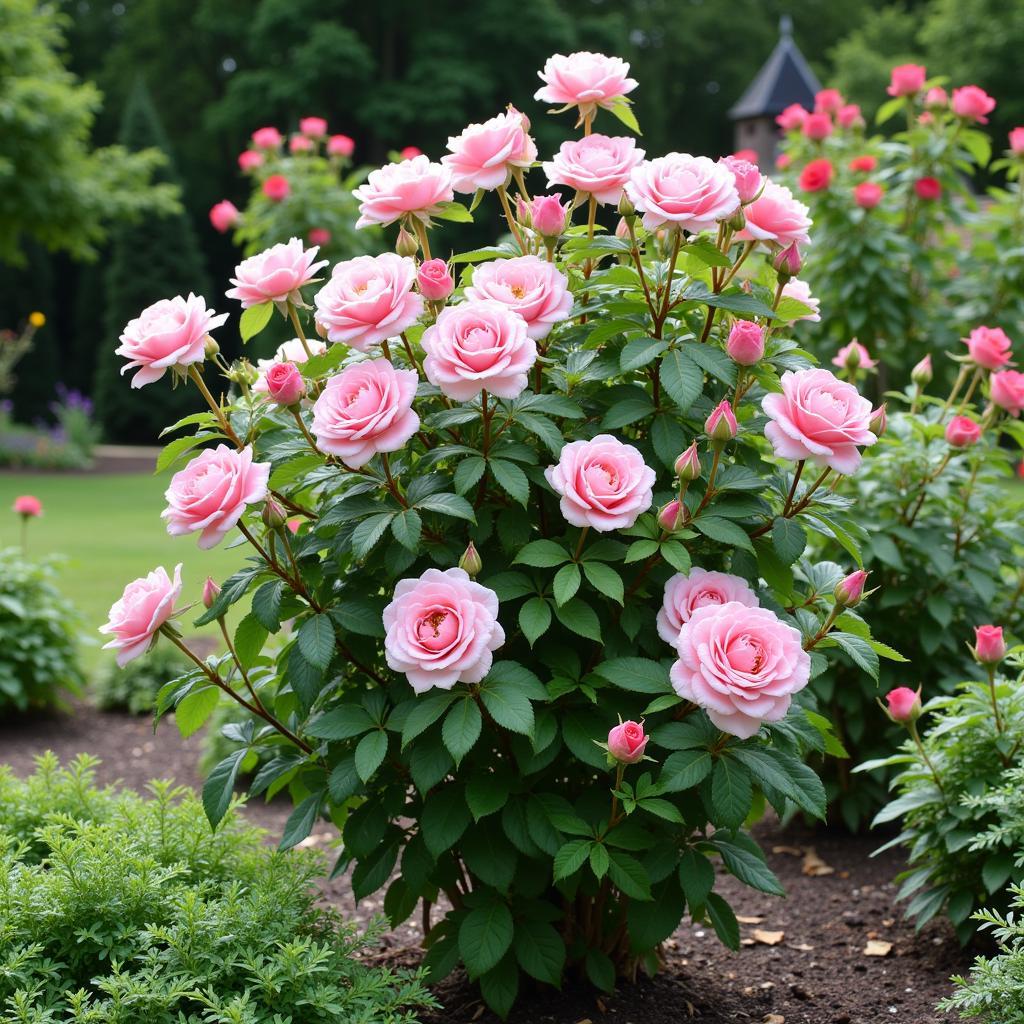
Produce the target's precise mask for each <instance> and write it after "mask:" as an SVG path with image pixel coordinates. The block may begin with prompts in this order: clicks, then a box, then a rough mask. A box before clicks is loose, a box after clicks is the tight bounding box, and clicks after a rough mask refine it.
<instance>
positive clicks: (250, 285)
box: [225, 238, 327, 309]
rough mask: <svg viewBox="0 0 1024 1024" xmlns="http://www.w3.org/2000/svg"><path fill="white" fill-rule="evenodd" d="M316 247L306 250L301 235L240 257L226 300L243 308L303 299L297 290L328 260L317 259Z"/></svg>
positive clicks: (296, 301)
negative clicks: (235, 300)
mask: <svg viewBox="0 0 1024 1024" xmlns="http://www.w3.org/2000/svg"><path fill="white" fill-rule="evenodd" d="M319 251H320V250H319V249H318V247H317V246H315V245H314V246H313V248H312V249H306V248H305V247H304V246H303V244H302V239H301V238H291V239H289V240H288V241H287V242H278V244H277V245H272V246H271V247H270V248H269V249H264V250H263V252H259V253H257V254H256V255H255V256H250V257H249V258H248V259H245V260H242V262H241V263H239V264H238V266H237V267H235V276H234V277H233V278H231V283H232V284H233V285H234V286H235V287H234V288H229V289H228V290H227V292H226V293H225V294H226V295H227V297H228V298H229V299H238V301H239V302H241V303H242V308H243V309H247V308H248V307H249V306H258V305H259V304H260V303H261V302H285V301H287V300H289V299H290V300H291V301H292V302H294V303H297V304H298V303H301V302H302V295H301V294H300V293H299V289H300V288H301V287H302V286H303V285H307V284H309V282H310V281H312V280H313V278H314V277H316V272H317V271H318V270H320V269H321V268H322V267H326V266H327V260H319V261H318V262H314V260H316V254H317V253H318V252H319Z"/></svg>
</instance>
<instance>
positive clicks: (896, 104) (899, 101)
mask: <svg viewBox="0 0 1024 1024" xmlns="http://www.w3.org/2000/svg"><path fill="white" fill-rule="evenodd" d="M909 102H910V101H909V100H908V99H907V98H906V97H905V96H896V97H894V98H893V99H891V100H887V101H886V102H885V103H883V104H882V105H881V106H880V107H879V108H878V112H877V113H876V114H875V124H885V122H886V121H888V120H889V119H890V118H891V117H892V116H893V115H894V114H896V113H898V112H899V111H900V110H902V109H903V108H904V106H906V104H907V103H909Z"/></svg>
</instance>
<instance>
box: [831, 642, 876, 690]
mask: <svg viewBox="0 0 1024 1024" xmlns="http://www.w3.org/2000/svg"><path fill="white" fill-rule="evenodd" d="M828 639H829V640H831V641H833V642H834V643H835V645H836V646H837V647H839V648H840V649H841V650H843V651H845V652H846V653H847V654H848V655H849V656H850V657H851V658H852V659H853V661H854V662H855V663H856V664H857V665H859V666H860V667H861V668H862V669H863V670H864V671H865V672H867V674H868V675H869V676H871V678H872V679H874V680H876V681H877V680H878V655H877V654H876V653H875V651H874V649H873V648H872V646H871V644H870V643H869V642H868V641H867V640H864V639H862V638H861V637H859V636H854V635H853V634H852V633H842V632H835V631H833V632H831V633H829V634H828Z"/></svg>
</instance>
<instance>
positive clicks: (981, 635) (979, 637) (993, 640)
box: [971, 626, 1006, 665]
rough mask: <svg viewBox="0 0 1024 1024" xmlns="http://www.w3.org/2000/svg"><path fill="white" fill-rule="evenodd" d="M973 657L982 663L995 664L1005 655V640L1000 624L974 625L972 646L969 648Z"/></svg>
mask: <svg viewBox="0 0 1024 1024" xmlns="http://www.w3.org/2000/svg"><path fill="white" fill-rule="evenodd" d="M971 651H972V653H973V654H974V657H975V658H977V659H978V661H980V662H981V664H982V665H996V664H998V663H999V662H1000V661H1002V660H1003V658H1005V657H1006V641H1005V640H1004V639H1003V627H1002V626H975V627H974V646H973V647H972V648H971Z"/></svg>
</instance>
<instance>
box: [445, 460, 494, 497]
mask: <svg viewBox="0 0 1024 1024" xmlns="http://www.w3.org/2000/svg"><path fill="white" fill-rule="evenodd" d="M486 469H487V463H486V462H484V460H483V459H482V458H480V456H479V455H471V456H469V458H466V459H463V460H462V461H461V462H460V463H459V464H458V466H456V467H455V474H454V476H453V477H452V481H453V483H454V484H455V490H456V492H457V493H459V494H465V493H466V492H467V491H469V490H472V488H474V487H475V486H476V485H477V484H478V483H479V482H480V477H482V476H483V475H484V470H486Z"/></svg>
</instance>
